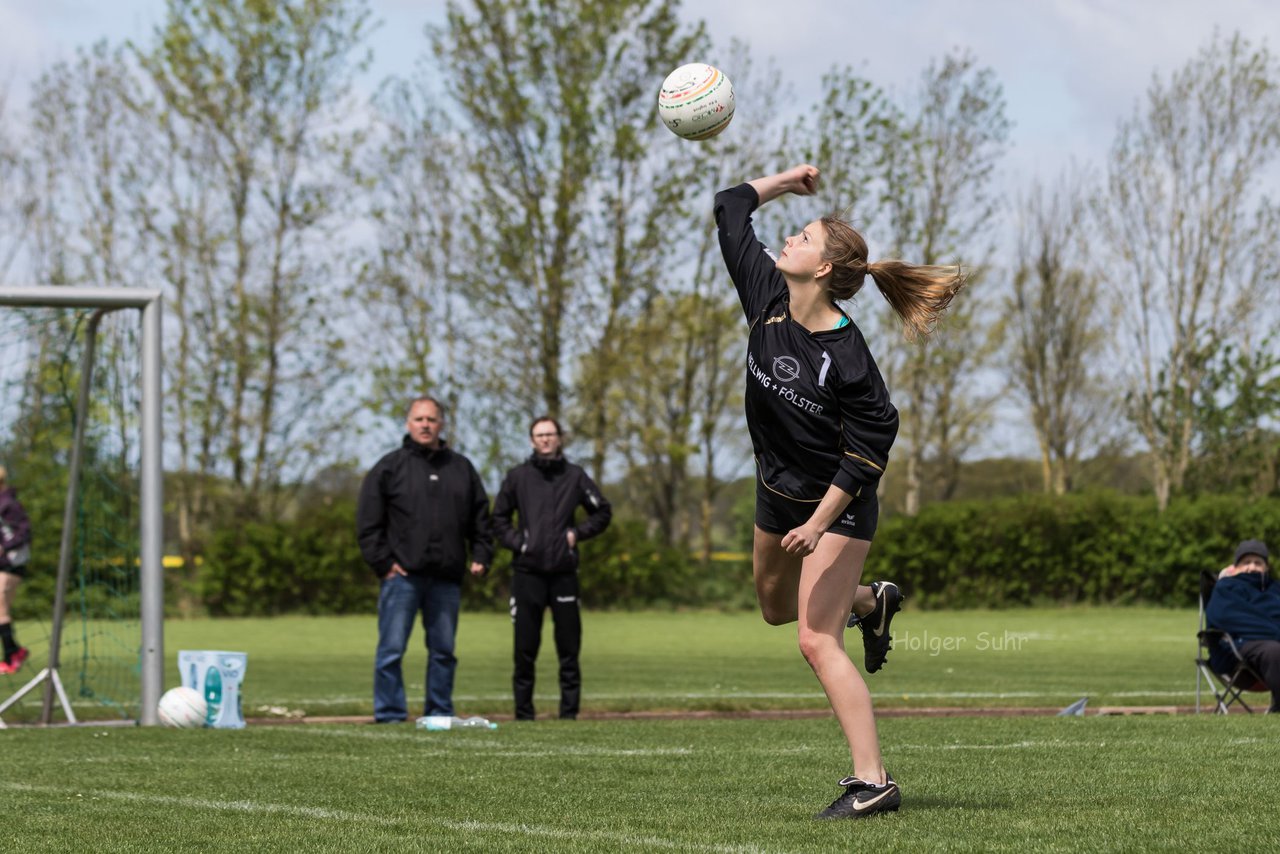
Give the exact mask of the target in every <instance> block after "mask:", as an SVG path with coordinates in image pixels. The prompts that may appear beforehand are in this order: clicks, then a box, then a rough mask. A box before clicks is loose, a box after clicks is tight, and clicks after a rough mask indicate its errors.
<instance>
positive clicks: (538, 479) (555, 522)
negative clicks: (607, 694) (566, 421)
mask: <svg viewBox="0 0 1280 854" xmlns="http://www.w3.org/2000/svg"><path fill="white" fill-rule="evenodd" d="M529 439H530V441H531V442H532V444H533V455H532V456H530V457H529V459H528V460H527V461H526V462H524V463H521V464H520V465H518V466H516V467H515V468H513V469H512V470H511V471H509V472H507V477H506V479H505V480H504V481H503V482H502V489H501V491H499V493H498V500H497V501H496V502H494V505H493V526H494V531H495V533H496V534H497V537H498V541H499V542H500V543H502V545H504V546H506V547H507V548H509V549H511V551H513V552H514V553H515V557H514V558H513V559H512V561H511V565H512V569H513V572H512V575H511V621H512V622H513V623H514V624H515V674H514V675H513V676H512V678H511V686H512V689H513V691H514V693H515V701H516V720H521V721H531V720H533V719H534V708H533V679H534V665H535V663H536V662H537V660H538V647H539V646H540V645H541V643H542V615H543V613H544V612H545V611H546V609H547V607H548V606H550V607H551V618H552V619H553V620H554V621H555V627H556V631H555V638H556V654H557V655H558V656H559V658H560V717H561V719H562V720H572V719H574V718H576V717H577V716H578V705H579V703H580V701H581V696H582V672H581V671H580V670H579V668H578V651H579V649H581V647H582V618H581V615H580V613H579V611H578V543H580V542H582V541H583V540H589V539H591V538H592V537H594V536H596V535H597V534H600V533H602V532H603V531H604V529H605V528H607V527H609V520H610V519H611V518H612V516H613V511H612V509H611V508H610V507H609V502H608V501H605V499H604V496H602V495H601V494H600V490H599V489H597V488H596V485H595V484H594V483H593V482H592V481H591V478H590V477H588V476H587V473H586V472H585V471H583V470H582V468H581V467H580V466H576V465H574V464H573V463H571V462H569V461H568V460H566V459H565V458H564V455H563V453H561V441H562V437H561V430H560V424H559V422H557V421H556V420H555V419H554V418H551V417H549V416H543V417H541V418H538V419H536V420H535V421H534V422H533V424H532V426H530V427H529ZM579 506H581V507H582V508H583V509H585V510H586V511H587V518H586V519H585V520H584V521H583V522H582V524H581V525H576V526H575V525H574V518H573V516H574V511H575V510H577V508H578V507H579ZM513 513H519V514H520V520H519V527H518V528H517V527H516V526H514V525H513V524H512V522H511V517H512V514H513Z"/></svg>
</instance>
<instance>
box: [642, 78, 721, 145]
mask: <svg viewBox="0 0 1280 854" xmlns="http://www.w3.org/2000/svg"><path fill="white" fill-rule="evenodd" d="M658 115H660V116H662V121H663V123H664V124H665V125H666V126H667V127H668V128H670V130H671V132H672V133H674V134H675V135H676V136H678V137H680V138H681V139H710V138H711V137H713V136H715V135H716V134H718V133H720V132H721V131H723V130H724V129H725V128H727V127H728V126H729V122H730V121H731V120H732V119H733V84H732V83H730V82H729V78H728V77H726V76H725V74H724V72H723V71H721V70H720V69H718V68H715V67H714V66H711V65H704V64H703V63H701V62H691V63H689V64H688V65H682V66H680V67H679V68H677V69H676V70H675V71H673V72H671V73H670V74H668V75H667V79H666V80H665V81H663V83H662V91H661V92H659V93H658Z"/></svg>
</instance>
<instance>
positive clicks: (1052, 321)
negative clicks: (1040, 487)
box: [1005, 174, 1109, 495]
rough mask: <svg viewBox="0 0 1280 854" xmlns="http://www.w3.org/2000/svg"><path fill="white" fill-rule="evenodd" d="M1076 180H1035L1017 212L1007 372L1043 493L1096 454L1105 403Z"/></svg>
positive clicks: (1095, 283)
mask: <svg viewBox="0 0 1280 854" xmlns="http://www.w3.org/2000/svg"><path fill="white" fill-rule="evenodd" d="M1085 193H1086V188H1085V187H1084V186H1083V185H1082V183H1081V179H1080V178H1079V176H1078V175H1071V174H1064V175H1063V176H1062V177H1060V178H1059V180H1058V181H1057V183H1056V185H1054V186H1052V187H1046V186H1045V185H1043V184H1041V183H1039V182H1036V183H1035V184H1033V185H1032V187H1031V190H1030V192H1029V193H1028V195H1027V196H1026V197H1025V198H1024V199H1022V200H1021V202H1020V204H1019V206H1018V214H1019V218H1018V226H1017V242H1016V249H1015V253H1016V254H1015V257H1014V269H1013V276H1012V291H1011V293H1010V294H1009V295H1008V296H1007V297H1006V298H1005V316H1006V317H1008V318H1009V322H1010V327H1011V329H1010V332H1011V334H1010V341H1009V345H1010V350H1011V352H1010V356H1011V359H1010V362H1009V364H1010V373H1011V379H1012V383H1013V386H1014V387H1015V388H1016V389H1017V390H1018V391H1019V393H1020V394H1021V396H1022V397H1023V399H1024V400H1025V402H1026V405H1027V411H1028V414H1029V415H1030V420H1031V425H1032V427H1033V428H1034V430H1035V434H1036V440H1037V442H1038V444H1039V446H1040V466H1041V473H1042V477H1043V482H1044V491H1045V492H1053V493H1055V494H1057V495H1062V494H1064V493H1066V492H1067V491H1068V490H1069V489H1071V488H1072V484H1073V479H1074V473H1075V471H1076V469H1077V468H1078V466H1079V463H1080V458H1081V454H1082V453H1084V452H1086V451H1088V450H1095V449H1096V448H1097V447H1098V444H1099V443H1098V441H1097V440H1098V438H1099V436H1100V434H1101V431H1102V430H1103V429H1104V424H1105V423H1106V422H1107V421H1108V419H1107V418H1106V416H1107V414H1108V403H1109V402H1108V400H1107V399H1106V398H1105V397H1104V396H1103V394H1102V392H1101V390H1102V389H1103V388H1105V383H1103V382H1102V381H1101V379H1100V377H1099V371H1098V361H1099V358H1100V356H1101V355H1102V347H1103V345H1104V343H1105V339H1104V336H1105V333H1106V329H1105V327H1104V326H1103V323H1102V317H1101V312H1102V300H1101V298H1100V296H1101V295H1100V287H1099V279H1098V275H1097V273H1096V272H1095V271H1093V270H1091V269H1090V268H1089V267H1087V266H1086V264H1087V262H1088V257H1089V255H1088V244H1089V241H1088V223H1089V219H1088V214H1089V210H1088V202H1087V199H1086V195H1085Z"/></svg>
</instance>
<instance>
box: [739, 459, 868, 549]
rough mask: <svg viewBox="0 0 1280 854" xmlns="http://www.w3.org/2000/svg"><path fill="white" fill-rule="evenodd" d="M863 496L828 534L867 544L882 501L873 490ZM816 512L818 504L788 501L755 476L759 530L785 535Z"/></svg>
mask: <svg viewBox="0 0 1280 854" xmlns="http://www.w3.org/2000/svg"><path fill="white" fill-rule="evenodd" d="M863 493H864V494H863V495H860V496H856V497H855V498H854V499H853V500H852V501H850V502H849V506H848V507H846V508H844V512H842V513H841V514H840V515H839V516H838V517H837V518H836V520H835V521H834V522H832V523H831V527H829V528H827V533H828V534H839V535H840V536H842V537H852V538H853V539H855V540H868V541H870V540H871V538H872V537H874V536H875V535H876V524H877V523H878V522H879V521H880V501H879V500H878V499H877V498H876V491H875V490H874V489H871V488H869V487H867V488H864V489H863ZM866 493H870V494H869V495H867V494H866ZM816 509H818V502H817V501H797V500H796V499H794V498H788V497H787V496H785V495H783V494H781V493H779V492H774V491H773V490H772V489H770V488H769V487H767V486H765V485H764V481H762V480H760V476H759V475H757V476H756V525H757V526H758V527H759V528H760V530H762V531H768V532H769V533H770V534H777V535H778V536H785V535H786V534H787V532H788V531H790V530H791V529H792V528H799V527H800V526H801V525H803V524H804V523H805V522H808V521H809V517H810V516H812V515H813V511H814V510H816Z"/></svg>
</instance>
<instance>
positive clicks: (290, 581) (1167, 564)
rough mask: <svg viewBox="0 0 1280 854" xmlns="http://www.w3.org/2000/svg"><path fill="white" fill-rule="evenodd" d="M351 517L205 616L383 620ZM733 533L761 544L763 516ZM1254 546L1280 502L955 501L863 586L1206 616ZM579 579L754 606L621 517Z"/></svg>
mask: <svg viewBox="0 0 1280 854" xmlns="http://www.w3.org/2000/svg"><path fill="white" fill-rule="evenodd" d="M50 512H52V511H50ZM354 516H355V503H354V501H352V500H349V499H332V500H328V501H321V502H318V503H316V504H315V505H314V506H310V507H308V508H306V510H305V512H301V513H299V515H298V518H297V519H296V520H293V521H276V522H272V521H265V520H263V521H254V522H249V523H244V524H237V525H234V526H231V525H229V526H226V527H224V528H222V529H221V530H219V531H218V532H217V533H216V535H215V536H214V537H212V539H211V541H210V544H209V547H208V548H207V549H206V551H205V554H204V555H203V557H204V562H203V565H202V567H201V569H200V571H199V573H198V575H197V578H196V581H195V585H194V590H195V592H196V594H197V596H198V598H199V600H200V602H202V603H203V605H204V607H205V608H206V609H207V610H208V612H209V613H210V614H214V615H225V616H265V615H272V614H284V613H304V614H344V613H355V614H360V613H364V614H373V613H374V612H375V611H376V609H377V595H378V583H377V580H376V579H375V578H374V577H373V575H372V573H370V572H369V570H368V569H367V568H366V567H365V564H364V561H363V560H362V559H361V557H360V551H359V548H358V547H357V544H356V542H355V524H354V521H353V520H354ZM736 521H737V527H742V528H743V529H744V530H743V531H741V532H740V533H741V534H742V536H743V538H744V541H749V536H750V533H749V532H750V517H749V516H748V517H745V518H742V519H740V520H736ZM1252 537H1261V538H1263V539H1265V540H1268V541H1269V542H1270V543H1271V544H1272V545H1273V547H1276V548H1277V550H1280V500H1278V499H1266V500H1251V499H1247V498H1237V497H1230V496H1211V497H1204V498H1197V499H1181V500H1176V501H1174V502H1173V504H1172V505H1171V506H1170V507H1169V509H1168V510H1167V511H1166V512H1165V513H1163V514H1159V513H1157V512H1156V508H1155V503H1154V501H1153V500H1151V499H1144V498H1132V497H1125V496H1119V495H1115V494H1110V493H1097V494H1087V495H1070V496H1066V497H1063V498H1052V497H1047V496H1023V497H1017V498H1002V499H998V500H993V501H964V502H950V503H945V504H933V505H929V506H927V507H926V508H925V509H924V510H923V511H922V512H921V513H920V515H919V516H917V517H915V518H908V517H904V516H895V517H888V518H885V519H883V520H882V521H881V524H880V530H879V532H878V533H877V535H876V541H875V545H874V547H873V548H872V550H871V557H870V559H869V561H868V566H867V570H866V573H865V575H864V577H865V578H867V579H874V578H892V579H894V580H896V581H897V582H898V583H899V584H900V585H901V586H902V587H903V589H904V590H905V591H907V593H908V595H909V596H910V597H911V599H912V602H913V603H914V604H915V605H917V606H921V607H925V608H950V607H981V606H988V607H1011V606H1019V605H1032V604H1044V603H1073V602H1087V603H1118V604H1127V603H1138V602H1142V603H1151V604H1160V605H1176V606H1185V605H1191V604H1194V602H1195V599H1196V589H1197V587H1196V580H1197V575H1198V573H1199V571H1200V570H1201V569H1205V568H1208V569H1215V570H1216V569H1218V568H1220V567H1222V566H1223V565H1225V564H1226V563H1227V562H1228V561H1229V560H1230V557H1231V553H1232V550H1233V549H1234V547H1235V544H1236V543H1237V542H1238V541H1240V540H1242V539H1247V538H1252ZM56 540H57V537H56V529H52V530H51V528H50V527H45V528H44V535H43V536H42V537H41V538H39V539H38V540H37V547H38V549H39V552H38V554H39V556H40V560H39V561H33V569H34V570H35V571H34V572H33V573H32V577H31V578H30V579H29V581H28V583H27V584H24V585H23V587H22V589H21V590H20V591H19V593H18V596H17V597H16V598H17V601H16V603H15V604H16V605H17V606H18V607H17V609H16V611H17V613H16V616H18V618H19V619H20V620H21V619H29V618H33V617H36V618H41V619H47V616H48V613H49V611H48V609H49V602H50V600H51V599H52V582H53V578H52V576H53V571H52V567H53V565H54V564H55V562H56ZM510 559H511V555H510V552H508V551H506V550H505V549H499V551H498V558H497V561H496V563H495V566H494V569H493V572H491V573H490V575H489V576H487V577H486V578H483V579H471V578H468V579H467V580H466V582H465V583H464V586H463V590H464V598H463V604H464V607H465V608H467V609H469V610H504V609H506V607H507V597H508V592H509V589H510V578H511V571H510ZM581 578H582V601H583V603H584V604H585V605H586V606H588V607H591V608H678V607H701V608H705V607H712V608H725V609H738V608H752V607H754V606H755V594H754V590H753V587H752V583H751V567H750V564H749V562H748V561H745V560H743V561H737V562H716V563H713V564H712V565H711V566H710V568H708V569H705V570H704V569H703V568H702V566H701V565H700V564H699V563H698V562H697V561H696V560H694V559H692V558H691V557H689V556H688V555H687V554H685V553H683V552H681V551H679V550H675V549H671V548H667V547H663V546H662V545H660V544H659V543H657V542H656V541H655V540H654V539H653V538H651V537H650V536H649V534H648V531H647V528H646V525H645V523H644V522H643V521H642V520H638V519H627V518H618V519H615V521H614V524H613V525H612V526H611V527H610V528H609V530H608V531H606V532H605V533H604V534H603V535H602V536H600V537H598V538H596V539H595V540H592V541H590V542H587V543H584V544H583V547H582V574H581ZM175 581H176V578H175ZM170 586H171V587H173V586H175V585H170Z"/></svg>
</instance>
